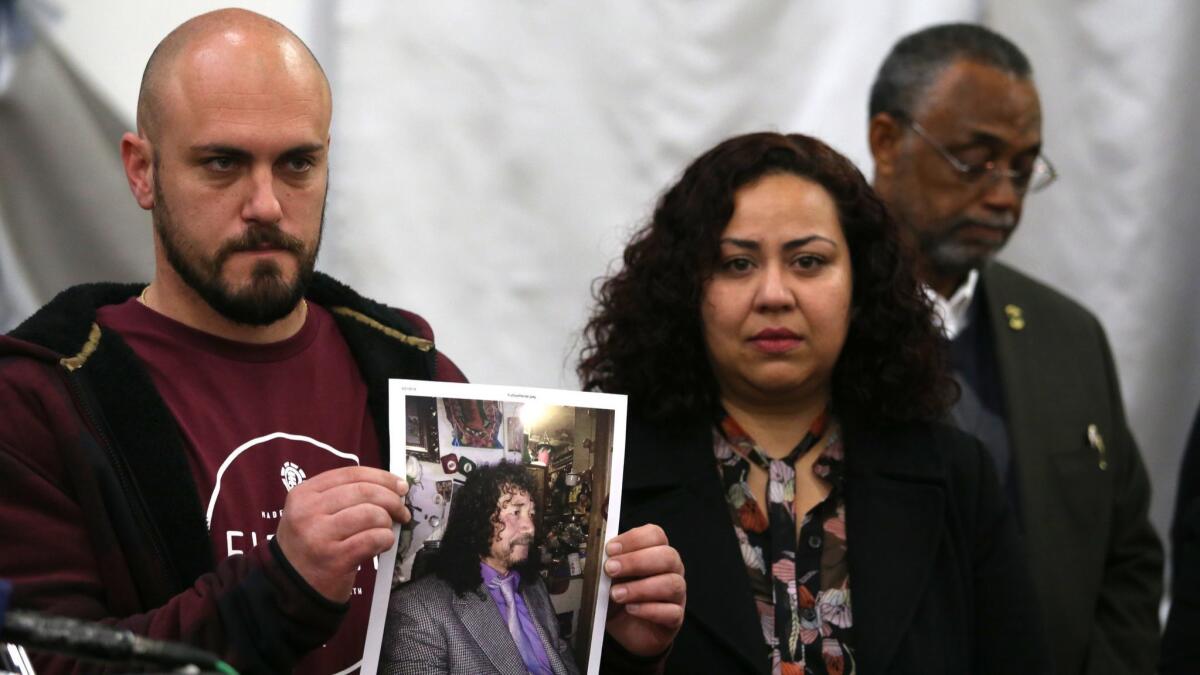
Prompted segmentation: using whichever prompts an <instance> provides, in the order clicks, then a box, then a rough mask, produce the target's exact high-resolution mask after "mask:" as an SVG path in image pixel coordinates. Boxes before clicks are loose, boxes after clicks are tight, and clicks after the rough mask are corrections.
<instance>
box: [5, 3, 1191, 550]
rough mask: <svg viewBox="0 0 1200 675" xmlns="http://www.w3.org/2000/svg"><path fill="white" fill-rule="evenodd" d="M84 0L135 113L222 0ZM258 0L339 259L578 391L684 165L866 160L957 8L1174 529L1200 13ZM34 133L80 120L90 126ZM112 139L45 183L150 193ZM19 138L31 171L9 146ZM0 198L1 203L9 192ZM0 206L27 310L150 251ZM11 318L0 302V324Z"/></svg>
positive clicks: (334, 264) (474, 367) (1049, 256)
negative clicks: (288, 28) (1024, 83)
mask: <svg viewBox="0 0 1200 675" xmlns="http://www.w3.org/2000/svg"><path fill="white" fill-rule="evenodd" d="M64 4H65V5H66V9H65V13H66V14H67V16H66V17H65V19H64V22H65V23H67V24H71V23H72V22H74V25H79V24H80V23H81V22H84V23H85V25H89V27H94V26H99V27H100V28H101V29H100V30H84V31H80V30H78V29H75V30H70V29H69V27H68V28H67V29H63V30H62V31H60V32H59V35H60V37H61V36H62V35H69V36H70V37H69V39H67V40H66V42H65V43H64V44H63V47H64V49H66V51H68V52H69V54H70V55H71V60H72V61H73V62H74V63H76V64H79V65H80V66H81V68H82V70H84V71H86V72H91V73H101V74H103V73H105V72H110V71H111V72H118V73H121V74H122V75H121V76H120V77H119V78H114V79H117V80H120V81H117V82H115V83H112V82H110V83H107V85H108V90H109V92H110V94H109V98H110V100H115V101H119V103H117V107H118V108H120V109H121V110H122V111H123V113H124V117H125V118H126V119H131V117H132V115H131V111H132V108H133V101H132V100H131V99H132V96H133V94H132V93H131V92H136V81H137V78H138V77H139V76H140V73H141V68H142V65H143V64H144V60H145V58H146V57H147V56H148V55H149V50H150V48H151V47H152V46H153V44H154V43H155V42H156V41H157V40H158V39H159V38H160V37H161V36H162V35H164V34H165V33H166V31H167V30H169V29H170V28H171V27H173V26H174V25H175V24H176V23H178V22H179V21H181V20H183V19H184V18H186V17H187V16H189V15H191V14H194V13H196V12H198V11H202V10H203V9H206V8H209V4H210V3H207V2H202V1H200V0H189V1H187V2H182V1H181V2H179V3H163V5H165V6H163V7H160V6H159V4H158V3H149V4H147V3H143V2H134V1H132V0H125V1H124V2H110V3H85V2H82V0H79V1H77V2H66V3H64ZM245 4H246V5H247V6H249V7H251V8H255V9H259V10H260V11H264V12H265V13H267V14H271V15H274V16H277V17H279V18H280V19H282V20H284V21H285V22H287V23H289V24H290V25H292V26H293V27H294V28H296V29H297V31H298V32H299V33H300V34H301V35H302V37H304V38H305V39H307V40H308V41H309V43H310V44H311V45H313V47H314V49H315V50H316V51H317V53H318V56H320V58H321V59H322V62H323V63H324V64H325V66H326V69H327V71H328V72H329V74H330V77H331V79H332V81H333V85H334V89H335V94H334V99H335V114H334V131H333V136H334V141H333V159H332V161H333V174H332V187H331V191H330V203H329V211H328V218H327V227H326V234H325V248H324V251H323V254H322V258H321V262H320V266H321V267H322V268H323V269H325V270H326V271H329V272H331V273H333V274H335V275H337V276H339V277H341V278H343V279H345V280H346V281H348V282H349V283H351V284H352V285H354V286H355V287H357V288H359V289H360V290H362V291H364V292H366V293H368V294H370V295H373V296H375V297H377V298H379V299H381V300H384V301H386V302H389V303H392V304H396V305H400V306H403V307H407V308H410V309H413V310H415V311H418V312H420V313H422V314H424V315H425V316H426V317H427V318H429V319H430V321H431V323H432V324H433V326H434V328H435V330H436V331H437V333H438V341H439V344H440V345H441V347H442V349H444V350H445V351H446V352H447V353H448V354H450V355H451V356H452V357H453V358H454V359H455V360H456V361H458V362H459V364H460V365H462V367H463V369H464V370H465V371H466V372H467V374H468V375H469V376H470V377H471V378H472V380H473V381H476V382H497V383H514V384H524V385H545V386H574V385H575V384H576V382H575V378H574V374H573V364H574V357H575V350H576V349H577V347H578V344H577V339H578V335H579V329H580V327H581V326H582V324H583V322H584V320H585V318H586V316H587V314H588V310H589V307H590V305H591V297H590V289H591V284H592V281H593V280H594V279H595V278H596V277H598V276H601V275H603V274H604V273H605V271H606V270H607V269H609V266H610V264H612V263H613V261H614V260H616V259H617V257H618V256H619V253H620V251H621V248H622V246H623V243H624V241H625V239H626V238H627V237H628V235H629V233H630V232H631V231H632V229H633V228H635V227H636V226H638V225H639V224H641V223H642V222H643V221H644V219H645V218H646V217H647V216H648V214H649V212H650V209H651V208H652V206H653V202H654V199H655V197H656V196H657V195H658V193H659V192H660V191H661V190H662V189H663V188H664V187H665V186H666V184H667V183H668V182H669V181H671V180H672V179H673V178H674V177H676V176H677V175H678V173H679V172H680V170H681V169H682V168H683V166H684V164H685V163H686V162H687V161H688V160H690V159H691V158H693V157H694V156H696V155H697V154H698V153H700V152H701V151H703V150H704V149H706V148H707V147H709V146H710V145H712V144H713V143H715V142H716V141H718V140H720V139H722V138H724V137H727V136H729V135H732V134H735V133H740V132H745V131H750V130H756V129H762V128H771V129H777V130H782V131H800V132H804V133H810V134H814V135H817V136H820V137H822V138H824V139H826V140H828V141H829V142H830V143H831V144H832V145H834V146H835V147H837V148H839V149H841V150H842V151H843V152H845V153H846V154H848V155H849V156H850V157H851V158H852V159H854V160H855V161H856V162H858V163H859V164H860V166H862V167H863V168H864V171H865V172H867V173H868V174H869V173H870V165H869V161H868V155H867V151H866V139H865V133H866V98H867V89H868V87H869V85H870V81H871V78H872V76H873V74H874V70H875V68H876V67H877V66H878V64H879V61H880V60H881V59H882V57H883V55H884V53H885V52H886V51H887V49H888V48H889V47H890V46H891V44H892V43H893V42H894V41H895V39H896V38H897V37H899V36H900V35H902V34H904V33H906V32H909V31H911V30H913V29H916V28H918V27H921V26H923V25H926V24H929V23H933V22H938V21H946V20H978V21H982V22H984V23H985V24H987V25H991V26H992V27H994V28H997V29H998V30H1000V31H1002V32H1004V33H1005V34H1007V35H1009V36H1010V37H1011V38H1013V39H1014V41H1016V42H1017V43H1018V44H1019V45H1021V46H1022V47H1023V48H1024V49H1025V50H1026V52H1027V53H1028V54H1029V55H1030V57H1031V59H1032V61H1033V63H1034V69H1035V78H1036V80H1037V82H1038V83H1039V88H1040V90H1041V94H1042V101H1043V109H1044V114H1045V130H1044V131H1045V138H1046V150H1047V152H1048V153H1049V154H1050V156H1051V157H1052V158H1053V160H1054V161H1055V162H1056V164H1057V166H1058V167H1059V169H1060V172H1061V174H1062V179H1061V180H1060V182H1059V183H1058V184H1056V185H1055V186H1054V187H1053V188H1052V189H1050V190H1049V191H1047V192H1046V193H1043V194H1039V195H1037V196H1035V197H1032V198H1031V199H1030V200H1029V202H1028V205H1027V209H1026V213H1025V216H1024V218H1023V221H1022V225H1021V228H1020V229H1019V230H1018V233H1017V234H1016V235H1015V237H1014V240H1013V242H1012V244H1011V245H1010V247H1009V249H1008V250H1007V251H1006V252H1005V254H1004V255H1005V257H1006V258H1008V259H1009V260H1010V261H1012V262H1014V263H1016V264H1017V265H1018V266H1020V267H1022V268H1024V269H1026V270H1028V271H1029V272H1031V273H1032V274H1034V275H1035V276H1038V277H1040V278H1042V279H1044V280H1046V281H1049V282H1051V283H1052V284H1054V285H1056V286H1058V287H1059V288H1061V289H1063V290H1064V291H1065V292H1067V293H1068V294H1070V295H1072V296H1074V297H1075V298H1077V299H1079V300H1080V301H1081V302H1083V303H1084V304H1085V305H1087V306H1088V307H1090V308H1091V309H1092V310H1094V311H1095V312H1096V313H1097V314H1098V315H1099V316H1100V318H1101V320H1102V321H1103V322H1104V324H1105V326H1106V327H1107V329H1108V332H1109V336H1110V338H1111V340H1112V342H1113V346H1114V349H1115V351H1116V355H1117V359H1118V365H1119V369H1120V372H1121V375H1122V378H1123V383H1124V393H1125V398H1126V401H1127V403H1128V407H1129V412H1130V416H1131V421H1132V423H1133V427H1134V430H1135V434H1136V436H1137V437H1138V440H1139V441H1140V443H1141V446H1142V449H1143V452H1144V454H1145V456H1146V459H1147V462H1148V463H1149V465H1150V468H1151V473H1152V478H1153V480H1154V484H1155V504H1154V518H1155V521H1156V523H1157V524H1158V526H1159V527H1160V530H1161V531H1165V526H1166V525H1167V522H1168V518H1169V507H1170V502H1171V500H1172V498H1173V494H1174V487H1175V485H1174V483H1175V481H1174V475H1175V469H1176V467H1177V465H1178V462H1179V453H1180V451H1181V449H1182V445H1183V440H1184V435H1185V434H1186V431H1187V427H1188V424H1189V423H1190V420H1191V417H1192V414H1193V412H1194V411H1195V410H1196V406H1197V404H1198V403H1200V347H1198V346H1197V341H1196V337H1195V336H1196V335H1197V329H1200V311H1198V310H1197V303H1196V299H1195V298H1196V295H1197V293H1198V292H1200V273H1198V272H1197V271H1196V265H1195V264H1194V263H1193V259H1194V258H1195V257H1196V255H1197V254H1198V253H1200V228H1198V227H1197V226H1196V225H1195V222H1194V221H1195V219H1196V215H1195V214H1196V213H1198V212H1200V204H1198V203H1197V201H1198V200H1200V196H1198V193H1200V191H1198V190H1197V179H1196V176H1197V175H1200V141H1198V140H1197V138H1196V136H1195V135H1194V134H1193V133H1191V129H1190V127H1191V125H1190V124H1189V123H1188V122H1189V121H1190V117H1191V116H1192V114H1193V111H1195V110H1196V109H1197V108H1198V106H1197V103H1198V102H1200V101H1197V99H1198V98H1200V94H1198V93H1197V92H1200V87H1198V86H1197V85H1198V84H1200V83H1198V82H1196V79H1197V75H1196V73H1197V69H1196V67H1195V64H1196V63H1197V62H1198V58H1197V57H1198V56H1200V54H1198V51H1200V47H1197V43H1196V41H1195V40H1194V36H1193V35H1192V33H1194V32H1195V30H1196V28H1197V27H1198V26H1200V3H1194V2H1190V1H1188V0H1164V1H1163V2H1157V3H1144V2H1135V1H1133V0H1094V1H1093V2H1089V3H1045V2H1035V1H1034V0H1003V1H1001V0H992V1H990V2H987V1H973V0H938V1H937V2H917V1H916V0H910V1H904V2H897V1H893V0H877V1H866V0H852V1H848V2H825V1H816V0H813V1H809V2H788V1H785V0H762V1H755V2H751V1H749V0H747V1H746V2H738V3H726V2H684V1H682V0H674V1H668V0H660V1H657V2H646V3H622V2H616V1H612V2H599V3H548V2H524V3H515V2H514V3H484V2H474V3H437V4H431V3H394V2H386V1H384V0H354V1H349V2H318V1H316V0H311V1H309V2H304V3H286V8H284V7H285V5H284V4H281V3H278V2H266V1H263V2H247V3H245ZM114 5H117V6H122V5H124V6H128V7H126V9H130V10H140V11H142V12H143V14H142V16H143V21H142V22H141V23H140V24H138V25H137V31H135V33H134V34H133V35H130V34H129V33H128V31H127V30H125V31H122V30H117V27H116V26H115V25H113V24H112V23H111V22H110V23H105V21H106V20H107V19H106V17H109V16H112V15H118V16H119V15H122V9H121V8H119V7H114ZM216 6H218V5H216V4H212V7H216ZM126 13H128V12H126ZM281 13H282V14H283V15H281ZM298 15H301V16H302V20H298V19H297V16H298ZM89 22H90V23H89ZM121 25H122V26H124V25H125V24H121ZM105 26H112V30H104V29H103V28H104V27H105ZM139 41H140V42H139ZM131 44H136V45H139V48H140V49H141V51H138V52H137V53H136V54H133V53H131V52H133V51H135V50H132V49H131V47H130V45H131ZM142 46H144V47H142ZM109 53H112V54H121V55H122V56H123V60H122V61H121V62H119V63H115V64H108V70H105V69H104V68H103V67H102V66H104V64H98V65H96V64H92V63H91V62H92V60H93V57H94V56H95V55H99V54H109ZM121 78H125V79H121ZM113 91H119V92H121V95H120V96H115V95H112V94H111V92H113ZM127 99H129V100H127ZM4 105H5V102H4V101H3V100H0V111H2V110H3V106H4ZM55 105H57V104H55ZM42 122H43V123H44V124H46V125H50V128H52V129H54V130H55V131H54V133H55V134H64V135H65V134H68V133H72V129H71V127H77V126H79V125H78V124H72V123H71V122H69V121H61V120H58V121H56V120H55V119H53V118H52V117H50V116H47V117H46V119H44V120H42ZM0 124H3V125H5V126H7V125H9V124H10V122H9V120H8V118H5V117H0ZM4 131H5V132H7V131H9V129H5V130H4ZM113 141H115V139H111V140H110V141H109V142H108V145H103V144H101V145H100V146H94V147H93V146H90V145H89V146H87V147H86V148H85V147H83V146H79V147H77V148H75V149H73V150H70V152H74V153H75V154H76V155H81V154H86V155H88V156H89V157H93V159H91V160H88V161H94V162H98V163H99V164H103V166H90V165H89V168H87V169H86V170H84V171H72V172H56V173H55V174H54V176H53V179H52V181H57V182H51V183H49V185H50V186H52V189H51V190H50V191H49V192H48V193H47V194H50V195H60V194H68V193H70V192H71V191H73V190H77V189H78V186H77V184H78V183H79V182H80V181H91V182H95V184H96V185H101V184H102V185H104V186H105V187H104V188H103V190H104V191H105V194H106V199H116V200H127V201H128V203H129V204H132V200H131V199H130V198H129V197H128V195H127V191H126V189H125V187H124V184H123V180H122V179H121V177H120V175H119V165H117V164H116V163H115V162H113V160H112V159H111V158H112V156H113V153H115V147H116V146H115V142H113ZM36 151H37V152H60V151H62V150H61V149H58V150H55V149H52V148H48V147H40V148H39V149H37V150H36ZM0 152H3V153H4V155H5V156H4V158H3V161H4V162H5V163H13V164H16V165H18V166H19V165H20V163H21V162H22V161H23V160H22V159H21V158H18V157H15V149H14V147H13V146H9V145H8V144H7V143H6V144H5V145H4V146H3V147H0ZM97 157H104V158H105V159H103V161H101V160H99V159H95V158H97ZM75 159H78V157H76V158H75ZM113 172H116V174H115V177H113V175H112V174H113ZM8 180H10V178H9V177H8V175H7V174H6V175H5V181H6V182H7V181H8ZM5 187H6V190H5V191H0V203H4V201H3V200H7V199H11V198H10V197H7V196H6V195H7V194H9V193H10V192H11V189H7V188H8V186H7V184H6V186H5ZM25 189H27V188H24V187H22V188H21V190H25ZM28 189H33V188H28ZM42 189H44V187H43V188H42ZM110 190H111V192H109V191H110ZM2 213H4V214H5V215H4V221H3V230H2V231H0V245H3V246H4V247H5V248H4V250H0V264H2V265H4V267H3V268H2V269H0V283H3V287H0V309H2V308H4V307H11V308H13V310H12V311H13V312H15V313H20V310H21V309H24V310H25V311H28V310H29V309H31V308H32V306H33V303H35V302H41V301H43V300H45V299H46V298H47V297H48V295H49V293H50V291H51V290H52V289H54V288H58V287H60V286H62V285H63V284H64V283H66V282H68V281H78V280H81V279H83V278H96V277H97V276H110V277H112V276H119V275H120V276H130V275H132V276H139V277H144V276H145V271H144V268H143V267H139V265H138V263H137V262H136V261H131V262H129V265H128V270H130V271H129V272H128V273H127V274H124V275H122V273H121V272H120V271H108V270H105V271H104V272H103V273H101V272H100V271H97V270H92V269H87V270H84V269H83V268H81V267H79V265H80V264H82V263H76V262H70V263H68V262H67V260H71V261H75V260H82V259H89V260H90V259H94V258H99V257H102V256H105V255H110V254H109V253H106V251H123V250H124V251H128V250H136V249H138V248H139V247H143V246H145V245H146V242H147V241H148V236H149V235H148V230H147V229H145V228H146V226H147V224H148V219H147V218H146V217H145V216H144V214H134V215H132V216H130V222H134V221H136V222H137V223H139V225H137V226H136V227H133V228H132V230H131V229H129V228H128V227H127V226H126V229H119V227H118V225H117V224H115V223H114V222H113V220H112V219H111V218H110V217H104V218H99V217H96V216H94V215H91V214H88V213H86V212H84V213H79V214H76V215H71V216H62V217H57V218H54V219H53V221H52V222H50V223H47V222H46V221H44V220H41V221H39V220H31V221H30V223H24V222H14V221H13V219H12V217H11V216H10V215H9V211H8V210H5V211H3V212H2ZM121 225H124V223H122V224H121ZM28 227H35V228H37V227H49V228H51V229H53V230H54V232H55V233H56V234H55V236H67V235H60V234H59V233H60V232H66V233H72V234H71V235H70V238H72V239H75V237H76V236H77V233H80V232H83V233H86V235H79V236H86V238H85V239H79V241H87V242H89V243H88V244H87V249H86V250H83V251H82V253H83V254H84V255H82V256H81V257H80V258H71V259H64V258H62V257H61V256H63V255H64V253H63V249H62V247H61V246H60V245H58V242H57V241H50V242H48V243H45V244H43V246H44V248H28V247H24V248H18V249H14V248H12V243H11V242H12V241H14V240H17V239H20V238H21V237H24V236H26V235H24V234H22V231H24V230H26V229H27V228H28ZM101 239H104V240H106V241H107V243H101V241H100V240H101ZM51 268H56V269H51ZM57 268H66V269H57ZM14 269H19V270H20V273H19V274H14V273H13V272H12V270H14ZM85 272H86V273H85ZM12 278H18V279H25V280H26V281H25V282H21V283H14V282H11V281H10V279H12ZM30 280H36V281H30ZM5 303H7V304H5ZM12 321H13V318H12V316H11V315H10V316H5V315H4V314H3V313H2V312H0V328H6V327H11V324H12ZM5 322H7V325H5ZM1047 414H1053V411H1047Z"/></svg>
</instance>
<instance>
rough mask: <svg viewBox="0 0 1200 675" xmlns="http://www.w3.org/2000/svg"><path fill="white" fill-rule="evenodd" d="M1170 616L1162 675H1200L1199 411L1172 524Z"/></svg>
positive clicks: (1164, 633) (1164, 636) (1184, 461)
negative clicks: (1197, 674) (1198, 674)
mask: <svg viewBox="0 0 1200 675" xmlns="http://www.w3.org/2000/svg"><path fill="white" fill-rule="evenodd" d="M1171 569H1172V570H1173V575H1174V576H1173V577H1172V580H1171V615H1170V616H1169V617H1167V628H1166V630H1165V631H1163V642H1162V662H1161V663H1160V664H1159V668H1160V671H1159V672H1161V673H1164V674H1170V675H1190V674H1194V673H1200V639H1197V638H1200V409H1197V410H1196V417H1195V419H1193V420H1192V433H1191V434H1190V435H1189V436H1188V443H1187V447H1186V448H1184V451H1183V467H1182V468H1181V469H1180V470H1179V491H1178V492H1177V493H1176V496H1175V519H1174V520H1173V521H1172V522H1171Z"/></svg>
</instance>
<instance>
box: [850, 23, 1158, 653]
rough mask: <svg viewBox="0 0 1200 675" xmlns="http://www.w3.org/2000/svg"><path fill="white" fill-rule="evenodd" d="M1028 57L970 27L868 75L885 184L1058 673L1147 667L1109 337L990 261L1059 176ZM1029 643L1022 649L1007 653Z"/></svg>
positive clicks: (1071, 305)
mask: <svg viewBox="0 0 1200 675" xmlns="http://www.w3.org/2000/svg"><path fill="white" fill-rule="evenodd" d="M1041 129H1042V115H1041V105H1040V103H1039V100H1038V93H1037V88H1036V87H1035V86H1034V82H1033V79H1032V70H1031V68H1030V65H1029V61H1028V59H1026V57H1025V55H1024V54H1022V53H1021V51H1020V50H1019V49H1018V48H1017V47H1016V46H1015V45H1013V44H1012V43H1011V42H1010V41H1008V40H1007V39H1005V38H1004V37H1002V36H1000V35H997V34H996V33H994V32H992V31H990V30H987V29H986V28H982V27H980V26H975V25H968V24H949V25H941V26H934V27H931V28H927V29H925V30H922V31H919V32H917V33H914V34H912V35H909V36H907V37H905V38H903V39H902V40H900V41H899V42H898V43H897V44H896V45H895V46H894V47H893V48H892V51H891V52H890V53H889V54H888V56H887V57H886V59H885V60H884V62H883V65H882V66H881V67H880V70H879V74H878V75H877V76H876V80H875V83H874V86H873V87H872V90H871V98H870V124H869V140H870V146H871V153H872V155H873V157H874V161H875V187H876V189H877V190H878V191H879V194H880V196H882V197H883V199H884V201H885V202H887V205H888V207H889V208H890V209H891V210H892V212H893V214H894V215H895V216H896V217H897V218H898V220H899V221H900V222H901V225H902V227H903V228H904V229H905V231H906V232H908V233H909V234H910V235H911V237H912V242H913V244H914V248H915V250H916V252H917V257H918V260H917V264H918V271H919V273H920V275H921V278H922V279H923V280H924V282H925V284H926V287H927V290H928V292H929V294H930V296H931V298H932V299H933V301H934V303H935V304H936V305H937V307H938V309H939V314H940V316H941V319H942V327H943V329H944V331H945V333H946V337H947V338H948V340H949V341H950V356H951V360H952V364H953V366H954V371H955V375H956V378H957V379H958V381H959V384H960V385H961V387H962V396H961V398H960V400H959V402H958V403H957V404H956V405H955V407H954V409H953V411H952V417H953V422H954V423H955V424H957V425H958V426H960V427H962V428H964V429H966V430H968V431H970V432H971V433H974V434H975V435H977V436H978V437H979V438H980V439H981V440H982V441H983V442H984V444H985V445H986V446H987V447H988V450H989V451H990V452H991V454H992V457H993V459H994V460H995V462H996V467H997V470H998V473H999V475H1000V477H1001V479H1002V481H1003V482H1004V487H1005V490H1006V492H1007V494H1008V495H1009V500H1010V502H1011V504H1012V506H1013V508H1014V510H1015V511H1016V512H1017V514H1018V517H1019V521H1020V522H1021V524H1022V527H1023V530H1024V534H1025V543H1026V548H1027V553H1028V559H1029V565H1030V570H1031V572H1032V573H1033V577H1034V580H1035V585H1036V588H1037V591H1038V595H1039V597H1037V598H1030V609H1031V610H1034V609H1035V608H1037V609H1040V610H1041V611H1040V617H1036V616H1035V615H1034V614H1033V612H1032V611H1031V618H1032V619H1033V620H1038V618H1040V621H1041V622H1042V623H1043V624H1044V627H1045V629H1046V631H1047V636H1048V638H1049V642H1050V644H1051V645H1052V648H1053V654H1054V658H1055V662H1056V664H1055V665H1056V669H1057V672H1058V673H1060V674H1062V673H1067V674H1076V673H1089V674H1093V673H1094V674H1099V673H1149V672H1152V670H1153V668H1154V662H1155V658H1156V656H1157V645H1158V619H1157V612H1158V604H1159V597H1160V594H1161V591H1162V547H1161V544H1160V543H1159V540H1158V537H1157V536H1156V535H1155V532H1154V530H1153V528H1152V527H1151V525H1150V523H1149V520H1148V518H1147V509H1148V505H1149V501H1150V485H1149V481H1148V479H1147V477H1146V471H1145V467H1144V466H1143V464H1142V460H1141V457H1140V456H1139V453H1138V449H1137V446H1136V445H1135V443H1134V440H1133V437H1132V435H1131V434H1130V431H1129V426H1128V424H1127V422H1126V419H1125V411H1124V408H1123V406H1122V403H1121V394H1120V388H1119V385H1118V382H1117V376H1116V370H1115V368H1114V365H1113V360H1112V355H1111V353H1110V350H1109V346H1108V341H1107V338H1106V337H1105V335H1104V330H1103V329H1102V328H1101V326H1100V324H1099V322H1098V321H1097V320H1096V318H1095V317H1094V316H1092V314H1091V313H1089V312H1088V311H1087V310H1086V309H1084V308H1083V307H1081V306H1080V305H1078V304H1077V303H1075V302H1074V301H1072V300H1071V299H1069V298H1067V297H1065V296H1063V295H1062V294H1061V293H1059V292H1057V291H1055V290H1054V289H1051V288H1049V287H1047V286H1046V285H1044V284H1042V283H1040V282H1038V281H1035V280H1034V279H1031V278H1030V277H1028V276H1026V275H1024V274H1022V273H1021V272H1018V271H1017V270H1015V269H1013V268H1012V267H1009V266H1007V265H1004V264H1002V263H999V262H996V261H993V260H992V258H993V256H994V255H995V253H996V252H997V251H999V250H1000V249H1001V248H1002V247H1003V246H1004V244H1005V243H1006V242H1007V241H1008V238H1009V236H1011V235H1012V232H1013V230H1014V229H1016V226H1017V223H1018V222H1019V220H1020V216H1021V207H1022V204H1023V201H1024V199H1025V196H1026V195H1027V194H1028V193H1031V192H1037V191H1038V190H1041V189H1043V188H1045V187H1047V186H1049V185H1050V184H1051V183H1053V182H1054V180H1055V178H1056V177H1057V173H1056V172H1055V170H1054V167H1053V165H1052V164H1051V163H1050V161H1049V159H1047V158H1046V156H1045V155H1044V154H1043V151H1042V133H1041ZM1013 648H1014V649H1020V648H1021V647H1020V645H1013Z"/></svg>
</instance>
